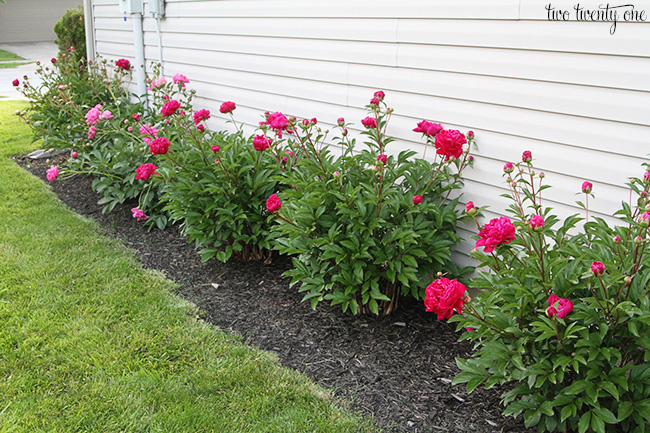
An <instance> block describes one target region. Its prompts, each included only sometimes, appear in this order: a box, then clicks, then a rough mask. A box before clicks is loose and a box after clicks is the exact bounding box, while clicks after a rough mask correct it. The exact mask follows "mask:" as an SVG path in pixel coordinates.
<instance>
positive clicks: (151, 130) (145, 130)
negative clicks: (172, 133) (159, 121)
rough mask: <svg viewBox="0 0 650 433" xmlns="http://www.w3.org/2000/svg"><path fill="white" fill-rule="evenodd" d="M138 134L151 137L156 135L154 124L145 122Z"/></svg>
mask: <svg viewBox="0 0 650 433" xmlns="http://www.w3.org/2000/svg"><path fill="white" fill-rule="evenodd" d="M140 134H141V135H150V136H152V137H155V136H156V135H158V130H157V129H156V127H155V126H151V125H149V124H148V123H147V124H146V125H143V126H141V127H140Z"/></svg>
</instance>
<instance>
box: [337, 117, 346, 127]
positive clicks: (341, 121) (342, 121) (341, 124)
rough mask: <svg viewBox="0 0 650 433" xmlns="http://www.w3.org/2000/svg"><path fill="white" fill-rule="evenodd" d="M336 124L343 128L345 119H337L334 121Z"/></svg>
mask: <svg viewBox="0 0 650 433" xmlns="http://www.w3.org/2000/svg"><path fill="white" fill-rule="evenodd" d="M336 123H337V124H338V125H339V126H344V125H345V119H344V118H342V117H339V118H338V119H337V120H336Z"/></svg>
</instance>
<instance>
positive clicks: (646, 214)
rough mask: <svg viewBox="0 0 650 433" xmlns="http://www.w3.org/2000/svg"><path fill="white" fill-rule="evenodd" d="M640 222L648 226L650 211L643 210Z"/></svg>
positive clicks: (649, 223)
mask: <svg viewBox="0 0 650 433" xmlns="http://www.w3.org/2000/svg"><path fill="white" fill-rule="evenodd" d="M639 224H641V226H642V227H648V226H649V225H650V212H643V213H642V214H641V216H639Z"/></svg>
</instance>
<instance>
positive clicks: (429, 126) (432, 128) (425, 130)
mask: <svg viewBox="0 0 650 433" xmlns="http://www.w3.org/2000/svg"><path fill="white" fill-rule="evenodd" d="M440 131H442V125H441V124H439V123H433V122H429V121H428V120H423V121H422V122H418V127H417V128H415V129H413V132H421V133H422V134H425V135H428V136H431V135H436V134H437V133H439V132H440Z"/></svg>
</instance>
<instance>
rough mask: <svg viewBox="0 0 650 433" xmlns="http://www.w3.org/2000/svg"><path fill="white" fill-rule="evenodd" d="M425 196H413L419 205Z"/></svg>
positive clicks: (415, 203)
mask: <svg viewBox="0 0 650 433" xmlns="http://www.w3.org/2000/svg"><path fill="white" fill-rule="evenodd" d="M422 200H423V197H422V196H421V195H416V196H413V204H414V205H418V204H420V203H422Z"/></svg>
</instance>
